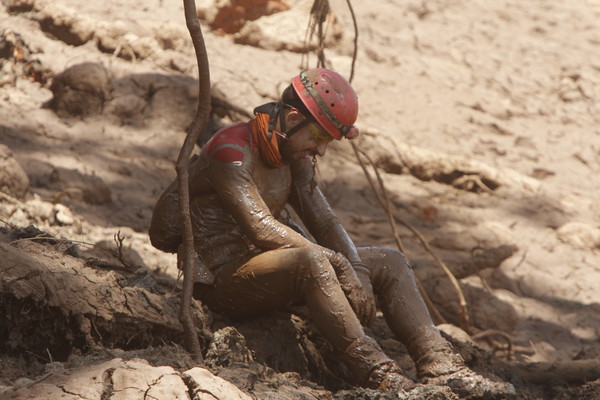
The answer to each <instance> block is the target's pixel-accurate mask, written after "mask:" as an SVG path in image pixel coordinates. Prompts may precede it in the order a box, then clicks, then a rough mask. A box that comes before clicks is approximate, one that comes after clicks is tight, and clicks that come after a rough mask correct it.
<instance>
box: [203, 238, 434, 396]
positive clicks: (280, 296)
mask: <svg viewBox="0 0 600 400" xmlns="http://www.w3.org/2000/svg"><path fill="white" fill-rule="evenodd" d="M359 254H360V257H361V259H362V260H363V262H364V263H365V264H366V265H367V266H368V268H369V272H370V279H371V283H372V286H373V291H374V293H375V295H376V297H377V300H378V303H379V305H380V308H381V310H382V312H383V314H384V316H385V319H386V321H387V323H388V325H389V326H390V329H391V330H392V332H394V334H395V335H396V337H397V338H398V339H399V340H400V341H402V342H403V343H404V344H405V345H406V346H407V348H408V350H409V352H410V354H411V356H412V358H413V359H414V360H417V359H418V358H419V357H421V356H422V355H423V354H425V352H426V351H427V349H428V348H431V346H432V345H435V344H436V343H438V342H444V340H443V339H442V338H441V336H440V334H439V331H438V330H437V328H435V326H434V325H433V322H432V321H431V317H430V316H429V313H428V311H427V308H426V306H425V304H424V302H423V299H422V298H421V295H420V294H419V292H418V289H417V286H416V284H415V280H414V276H413V272H412V270H411V269H410V267H409V265H408V263H407V261H406V259H405V257H404V256H403V255H402V253H400V252H399V251H397V250H393V249H386V248H374V247H369V248H360V249H359ZM361 278H362V279H366V277H361ZM196 289H197V290H196V291H195V296H196V297H197V298H199V299H200V300H202V301H203V302H204V303H205V304H206V305H207V306H208V307H209V308H211V309H213V310H215V311H217V312H220V313H222V314H225V315H228V316H230V317H232V318H247V317H251V316H256V315H260V314H264V313H268V312H270V311H275V310H285V309H286V308H288V307H289V306H291V305H293V304H298V303H304V304H306V305H307V306H308V309H309V311H310V314H311V319H312V320H313V322H314V323H315V324H316V326H317V327H318V329H319V331H320V332H321V333H322V334H323V336H324V337H325V338H326V339H327V340H328V341H329V342H330V343H331V345H332V346H333V347H334V348H335V349H336V350H337V351H339V352H340V353H341V354H342V359H343V361H344V363H345V365H346V367H347V368H348V370H349V371H350V373H351V374H352V375H353V376H354V379H355V380H356V383H358V384H363V383H364V382H365V381H366V380H367V379H368V378H369V376H370V374H371V372H372V371H373V370H374V369H375V368H377V367H378V366H381V365H384V364H389V363H392V361H391V360H390V359H389V357H387V356H386V355H385V354H384V353H383V351H382V350H381V349H380V348H379V346H378V345H377V344H376V342H375V341H374V340H373V339H371V338H369V337H368V336H366V335H365V333H364V330H363V328H362V326H361V324H360V321H359V320H358V318H357V317H356V315H355V313H354V311H353V310H352V308H351V306H350V304H349V302H348V300H347V299H346V297H345V295H344V293H343V291H342V289H341V287H340V284H339V282H338V280H337V277H336V274H335V271H334V269H333V267H332V266H331V264H330V263H329V261H328V260H327V258H326V257H325V256H323V255H322V254H321V253H320V252H319V251H318V250H315V249H311V248H295V249H281V250H273V251H268V252H264V253H261V254H258V255H256V256H253V257H251V258H246V259H243V260H242V261H241V262H240V261H238V262H232V263H229V264H225V265H223V266H222V267H220V268H219V269H218V270H217V271H216V277H215V283H214V285H212V286H207V285H197V286H196Z"/></svg>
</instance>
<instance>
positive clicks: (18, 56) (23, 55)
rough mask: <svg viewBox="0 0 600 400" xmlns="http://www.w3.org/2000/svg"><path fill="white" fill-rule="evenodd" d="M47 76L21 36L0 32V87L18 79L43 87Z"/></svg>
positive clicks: (5, 30) (9, 31)
mask: <svg viewBox="0 0 600 400" xmlns="http://www.w3.org/2000/svg"><path fill="white" fill-rule="evenodd" d="M49 76H50V73H49V71H48V70H47V69H45V68H44V67H43V66H42V64H41V63H40V62H39V60H37V58H36V57H35V56H34V53H33V52H32V51H31V49H30V48H29V46H28V45H27V44H26V43H25V42H24V41H23V39H22V37H21V35H19V34H18V33H15V32H13V31H12V30H10V29H4V30H2V31H0V87H2V86H3V85H7V84H14V83H15V81H16V80H17V79H18V78H27V79H30V80H32V81H34V82H39V83H40V84H42V85H45V84H46V82H47V80H48V78H49Z"/></svg>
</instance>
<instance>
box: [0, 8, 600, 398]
mask: <svg viewBox="0 0 600 400" xmlns="http://www.w3.org/2000/svg"><path fill="white" fill-rule="evenodd" d="M225 3H226V2H225ZM288 3H289V4H288ZM288 3H285V2H279V1H272V2H269V3H268V4H267V5H266V6H265V7H263V8H262V9H260V10H259V11H257V12H254V13H252V12H246V14H244V15H243V16H242V17H240V15H242V14H243V13H240V15H238V16H237V17H236V18H233V19H232V18H229V17H231V15H224V14H218V13H216V12H215V8H214V4H213V2H212V1H209V0H206V1H197V5H198V8H199V15H201V16H202V17H203V18H204V22H203V32H204V36H205V41H206V46H207V50H208V54H209V61H210V72H211V81H212V85H213V106H214V111H215V115H214V118H213V121H212V123H213V124H214V126H218V125H219V124H226V123H229V122H231V121H239V120H243V119H244V118H245V117H244V116H243V114H244V112H246V113H248V112H251V110H252V109H253V107H254V106H256V105H258V104H262V103H264V102H267V101H272V100H273V99H275V98H276V97H277V96H278V94H279V92H280V91H281V90H282V89H283V88H284V87H285V86H286V85H287V83H288V81H289V78H290V77H291V76H292V75H294V74H296V73H297V72H298V70H299V69H301V68H303V67H306V66H307V65H308V66H314V65H315V64H316V62H317V59H316V56H315V55H314V52H311V53H309V54H307V53H306V52H304V51H305V50H304V49H305V48H306V27H307V24H308V16H309V11H310V6H311V2H307V1H297V2H291V1H290V2H288ZM354 3H355V4H353V6H354V11H355V13H356V16H357V22H358V27H359V37H358V45H359V49H358V54H357V60H356V65H355V69H354V77H353V85H354V86H355V88H356V90H357V93H358V95H359V99H360V106H361V109H360V116H359V120H358V122H357V125H359V126H360V127H361V128H362V130H363V132H364V134H363V136H362V137H361V138H360V139H359V140H358V142H357V143H358V144H359V147H360V148H361V149H363V150H364V151H365V152H366V153H367V154H368V155H369V156H370V157H371V158H372V159H373V160H374V162H375V163H376V165H377V166H378V168H379V170H380V171H381V174H382V177H383V180H384V182H385V185H386V188H387V190H388V195H389V198H390V201H391V204H392V205H393V207H394V212H395V214H396V215H397V216H398V217H399V218H401V219H402V220H403V221H405V222H406V223H408V224H409V225H411V226H412V227H414V228H416V229H417V230H418V231H419V232H420V233H421V234H422V235H423V237H424V238H425V239H426V240H427V241H428V242H429V243H430V245H431V247H432V249H433V251H434V252H435V253H436V254H438V255H439V256H440V257H441V258H442V259H443V260H444V261H445V262H446V263H448V265H449V266H450V267H451V268H452V269H453V270H454V271H461V270H464V269H465V268H467V267H468V266H473V265H476V266H477V267H476V268H475V269H476V270H477V271H475V272H474V271H473V270H471V271H470V272H469V273H464V274H462V275H460V273H459V275H460V276H459V278H461V279H460V283H461V288H462V290H463V291H464V293H465V296H466V298H467V303H468V309H469V320H470V334H471V337H472V340H474V342H472V344H471V345H468V346H467V345H464V346H462V347H461V345H460V344H459V343H458V341H457V338H458V337H459V336H460V333H456V332H455V331H454V330H452V332H454V333H451V335H452V337H453V338H454V339H452V340H453V341H454V342H455V343H456V344H457V346H458V347H460V348H461V351H462V352H463V355H465V356H466V357H467V358H468V359H469V360H470V362H471V364H472V365H473V366H474V368H476V369H478V370H479V371H481V372H482V373H491V374H495V375H496V376H497V377H498V378H499V379H505V380H509V381H511V382H512V383H513V384H514V385H515V386H516V387H517V389H518V391H519V398H524V399H533V398H535V399H579V398H582V399H595V398H600V386H599V384H598V381H597V380H596V379H597V378H598V376H599V375H598V369H599V368H598V365H597V362H598V361H599V355H600V341H599V335H600V312H599V311H600V305H599V303H600V302H599V295H598V293H600V202H599V201H598V197H599V196H598V187H600V174H599V173H598V172H600V130H599V128H598V122H599V120H598V109H599V103H598V101H599V100H598V99H599V96H600V55H598V52H597V51H596V50H597V47H598V45H599V43H600V25H599V23H598V21H599V20H600V19H599V18H600V2H598V1H594V0H581V1H567V0H559V1H556V0H554V1H550V0H536V1H534V2H528V3H527V4H525V3H523V2H520V1H516V0H501V1H495V2H492V1H483V0H481V1H475V2H469V1H446V0H434V1H428V2H422V1H412V0H407V1H387V2H354ZM290 4H291V5H292V7H291V8H290V7H289V5H290ZM331 7H332V11H333V14H334V17H333V18H331V19H330V20H329V23H328V29H327V40H326V42H325V43H326V49H325V54H326V58H327V62H328V66H329V67H330V68H333V69H336V70H338V71H339V72H341V73H342V74H344V75H346V76H347V77H349V76H350V71H351V68H352V65H351V64H352V53H353V49H354V46H353V43H354V31H353V22H352V19H351V16H350V12H349V11H348V8H347V4H346V2H345V1H341V0H336V1H331ZM238 11H240V10H239V9H238ZM267 14H269V15H267ZM244 18H246V19H248V21H246V20H245V19H244ZM255 18H257V19H255ZM232 20H233V23H231V21H232ZM0 32H1V33H0V192H1V193H0V220H1V221H2V224H0V225H2V229H1V230H0V251H1V254H2V257H0V268H1V270H2V274H1V275H0V311H1V312H0V318H2V321H1V322H0V398H5V397H6V398H40V399H42V398H60V397H61V396H63V397H62V398H89V399H92V398H102V399H109V398H126V399H129V398H131V399H133V398H143V396H144V394H145V395H151V396H154V397H155V398H189V396H190V394H191V393H195V395H196V396H197V398H203V397H201V396H202V393H203V392H202V391H201V390H200V391H199V390H198V388H199V387H200V388H202V387H204V388H209V387H210V388H211V389H210V390H209V389H206V391H208V392H211V393H217V394H219V393H228V394H227V395H220V394H219V396H225V397H220V398H245V397H244V396H252V397H254V398H294V399H295V398H331V397H332V396H334V397H335V398H375V397H374V396H376V394H373V393H369V392H365V391H350V392H348V391H347V390H348V389H350V387H349V386H348V385H347V384H345V383H344V382H342V381H339V380H336V379H335V378H334V377H333V376H332V375H330V374H331V373H332V372H333V373H336V374H338V375H341V376H343V371H342V370H340V368H339V366H336V365H335V362H332V361H331V359H332V358H329V359H328V358H327V354H328V353H327V351H328V349H327V346H326V344H325V343H323V342H322V339H320V338H319V336H318V333H315V332H314V331H313V330H312V329H311V327H310V323H309V322H307V320H306V319H304V318H303V317H302V312H301V311H299V312H298V315H299V316H298V315H292V316H290V315H287V314H285V315H277V316H273V317H270V318H267V319H265V320H260V321H257V322H254V323H248V324H238V325H236V330H235V331H233V330H231V329H230V328H228V326H230V325H231V321H227V320H226V319H223V318H222V317H220V316H218V315H212V314H211V313H210V312H208V311H207V310H203V309H202V307H201V305H199V304H196V306H195V307H196V308H195V313H196V314H195V315H196V316H197V318H198V320H199V321H204V324H205V325H206V328H207V330H206V331H205V332H204V333H203V335H202V337H203V344H204V345H205V347H206V348H208V347H210V348H211V349H212V350H210V352H209V354H207V365H206V366H204V367H207V368H208V369H209V370H210V372H209V371H208V370H201V369H200V368H194V364H193V363H192V361H191V359H190V358H189V356H188V355H187V354H186V353H185V351H184V350H183V349H182V347H181V346H182V338H181V332H180V328H179V327H178V324H177V321H176V318H177V317H176V309H177V299H178V295H179V289H178V287H179V285H180V281H179V280H178V273H177V268H176V265H175V264H176V262H175V258H174V256H173V255H169V254H164V253H160V252H159V251H157V250H155V249H153V248H152V246H151V245H150V244H149V241H148V238H147V235H146V229H147V227H148V224H149V220H150V216H151V212H152V207H153V205H154V202H155V200H156V198H157V197H158V195H159V194H160V192H161V191H162V190H163V189H164V188H165V187H166V185H168V184H169V183H170V182H171V181H172V179H174V176H175V170H174V162H175V160H176V158H177V154H178V152H179V149H180V146H181V143H182V141H183V137H184V129H185V127H186V125H187V124H188V123H189V122H190V121H191V120H192V118H193V114H194V111H195V108H196V102H197V98H198V94H197V80H196V76H197V70H196V61H195V56H194V54H193V48H192V45H191V43H190V40H189V35H188V33H187V30H186V28H185V21H184V16H183V5H182V3H181V2H179V1H175V0H151V1H149V2H146V3H144V4H142V5H140V6H139V8H138V9H135V8H132V3H131V2H128V1H121V0H110V1H105V2H87V1H82V0H60V1H43V0H12V1H11V0H5V1H3V3H2V4H1V5H0ZM309 47H312V48H314V43H313V44H309ZM82 64H86V65H83V66H82ZM72 67H76V68H75V69H71V70H70V72H68V73H66V74H63V72H64V71H65V70H68V69H69V68H72ZM236 110H237V111H236ZM318 172H319V175H320V180H321V183H322V187H323V188H324V191H325V193H326V194H327V196H328V198H329V199H330V201H331V204H332V206H333V207H334V209H335V210H336V212H337V213H338V216H339V217H340V219H341V220H342V221H343V222H344V223H345V224H346V226H347V228H348V230H349V232H350V233H351V235H352V237H353V238H354V239H355V241H356V243H357V244H358V245H361V246H363V245H383V246H392V247H393V246H395V241H394V238H393V236H392V234H391V230H390V227H389V224H388V219H387V217H386V214H385V213H384V212H383V211H382V209H381V207H380V206H379V203H378V201H377V198H376V196H375V195H374V194H373V191H372V189H371V187H370V186H369V183H368V181H367V179H366V178H365V177H364V175H363V171H362V169H361V168H360V166H359V165H358V163H357V162H356V158H355V156H354V154H353V152H352V149H351V147H350V146H349V144H348V143H343V142H340V143H334V144H332V145H331V146H330V148H329V149H328V153H327V155H326V156H325V157H324V158H323V159H321V160H320V161H319V164H318ZM30 225H33V226H34V227H35V228H33V227H30ZM28 227H29V228H28ZM398 229H399V232H400V237H401V239H402V241H403V243H404V246H405V247H406V249H407V254H408V256H409V258H410V259H411V261H412V263H413V265H414V267H415V272H416V274H417V276H418V277H419V279H420V280H421V282H422V284H423V286H424V288H425V289H426V291H427V292H428V293H429V296H430V297H431V300H432V302H433V303H434V304H435V306H436V309H437V310H438V311H439V312H440V313H441V315H442V317H443V318H444V319H445V321H446V322H448V323H451V324H457V325H459V324H460V318H459V315H458V301H457V300H456V294H455V292H454V290H453V289H452V286H451V285H450V283H449V281H448V279H447V278H446V277H445V276H444V275H443V274H442V273H440V272H439V269H438V267H437V266H436V265H435V263H434V261H433V258H432V256H431V255H430V254H429V253H428V252H427V251H425V250H424V249H423V246H422V245H421V244H420V242H419V240H418V239H417V238H416V236H415V235H414V234H413V233H412V232H411V231H410V230H409V229H407V228H406V227H405V226H403V225H401V224H400V225H399V227H398ZM45 234H48V235H50V236H49V237H48V236H47V235H45ZM119 250H120V252H119ZM482 260H483V261H482ZM465 266H466V267H465ZM461 268H462V269H461ZM467 269H468V268H467ZM108 293H112V294H111V295H108ZM87 294H89V296H86V295H87ZM111 296H112V297H111ZM144 305H145V306H144ZM273 321H275V322H273ZM436 322H442V321H440V320H438V321H436ZM274 326H275V328H274ZM445 330H449V328H448V326H446V328H445ZM265 332H268V334H265ZM370 332H371V333H372V334H373V335H374V336H375V337H376V338H378V340H379V341H380V343H381V344H382V346H383V347H384V349H385V350H386V351H388V352H389V353H390V354H392V355H393V357H395V358H396V359H397V360H398V361H399V362H400V364H401V365H402V366H403V367H404V368H405V369H406V371H407V374H409V375H411V374H413V375H414V367H413V366H412V364H411V362H410V360H409V358H408V357H407V355H406V353H405V350H404V349H403V347H402V345H401V344H400V343H398V342H397V341H396V340H395V339H394V338H392V337H391V334H390V333H389V331H388V330H387V328H386V327H385V324H384V323H383V321H382V320H381V318H380V319H378V321H377V322H376V324H375V325H374V327H372V328H371V329H370ZM240 333H241V335H243V336H242V337H240V336H239V335H240ZM295 337H300V338H302V339H300V340H291V339H290V338H295ZM286 340H291V341H290V342H286ZM244 342H246V343H244ZM273 343H275V344H273ZM209 344H210V345H209ZM473 345H476V346H477V347H470V346H473ZM317 348H318V349H319V350H320V351H321V352H319V351H316V350H317ZM232 349H233V350H232ZM248 349H250V350H248ZM282 349H287V350H286V351H283V350H282ZM319 354H325V355H326V356H325V359H322V358H320V356H319ZM332 357H333V356H332ZM144 360H145V361H144ZM528 363H556V364H554V366H555V369H556V368H558V370H559V372H560V374H559V375H560V376H556V375H552V374H546V375H543V374H541V373H539V368H538V370H536V371H537V372H536V373H533V374H531V373H527V372H526V371H529V370H528V369H527V368H526V367H523V365H529V367H531V364H528ZM545 365H547V364H537V366H538V367H540V366H545ZM519 366H521V367H519ZM565 366H566V367H565ZM559 367H560V368H563V367H564V368H567V367H569V368H575V369H574V370H573V369H571V370H565V369H560V368H559ZM161 368H162V369H161ZM169 368H170V369H169ZM540 368H541V367H540ZM107 371H110V373H107ZM524 371H525V372H524ZM213 373H214V374H216V375H219V376H220V377H222V378H223V379H225V380H226V381H229V382H230V383H233V384H234V385H236V386H237V388H238V389H235V387H233V386H227V382H225V381H221V380H218V379H217V378H215V376H214V375H213ZM128 374H129V375H128ZM140 377H144V379H142V378H140ZM140 381H144V382H146V383H145V384H146V386H143V385H141V386H138V387H137V389H136V390H137V391H136V390H129V389H127V388H128V387H129V386H127V384H126V382H138V383H139V382H140ZM149 381H151V382H152V384H149V383H147V382H149ZM209 381H210V382H209ZM161 382H162V383H161ZM163 383H164V386H162V385H163ZM119 385H121V386H119ZM169 385H171V386H169ZM210 385H213V386H210ZM57 388H58V389H57ZM165 388H167V389H165ZM128 390H129V391H128ZM161 390H164V391H161ZM225 390H231V392H225ZM236 390H237V392H236ZM153 391H156V392H153ZM205 395H206V393H205ZM53 396H54V397H53ZM69 396H70V397H69ZM118 396H121V397H118ZM128 396H129V397H128ZM136 396H137V397H136ZM178 396H181V397H178ZM185 396H188V397H185ZM235 396H238V397H235ZM269 396H271V397H269ZM361 396H362V397H361ZM369 396H371V397H369ZM421 397H422V398H427V394H422V396H421Z"/></svg>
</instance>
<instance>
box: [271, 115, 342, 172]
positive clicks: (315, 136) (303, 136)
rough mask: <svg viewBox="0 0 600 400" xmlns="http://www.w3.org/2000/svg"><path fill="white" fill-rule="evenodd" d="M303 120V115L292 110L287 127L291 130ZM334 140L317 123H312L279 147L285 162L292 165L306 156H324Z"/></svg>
mask: <svg viewBox="0 0 600 400" xmlns="http://www.w3.org/2000/svg"><path fill="white" fill-rule="evenodd" d="M303 120H304V116H302V114H300V113H299V112H298V111H295V110H292V111H290V112H289V113H288V115H287V119H286V125H287V126H288V127H289V128H290V129H291V128H292V127H294V126H296V124H299V123H301V122H302V121H303ZM332 140H333V137H331V136H330V135H329V134H328V133H327V132H325V130H324V129H323V128H322V127H321V126H320V125H319V124H317V122H315V121H312V122H310V123H309V124H308V125H305V126H304V127H302V128H301V129H299V130H298V131H297V132H296V133H294V134H293V135H292V137H290V138H289V140H285V141H282V142H281V144H280V146H279V147H280V150H281V156H282V157H283V160H284V161H285V162H287V163H290V162H292V161H296V160H299V159H301V158H303V157H306V156H316V155H318V156H320V157H322V156H324V155H325V152H326V151H327V145H328V144H329V143H331V141H332Z"/></svg>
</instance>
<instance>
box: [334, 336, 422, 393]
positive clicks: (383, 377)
mask: <svg viewBox="0 0 600 400" xmlns="http://www.w3.org/2000/svg"><path fill="white" fill-rule="evenodd" d="M342 360H343V361H344V364H345V365H346V367H347V368H348V370H349V371H350V373H351V374H352V376H353V379H354V381H355V382H356V383H357V384H358V385H360V386H362V387H364V388H367V389H376V390H382V391H386V392H399V391H401V390H404V391H410V390H411V389H413V388H414V387H415V386H416V384H415V383H414V382H413V381H412V380H410V379H408V378H406V377H405V376H404V375H402V371H401V370H400V367H398V365H396V363H395V362H394V361H393V360H392V359H391V358H389V357H388V356H387V355H386V354H385V353H384V352H383V350H381V348H380V347H379V345H378V344H377V342H376V341H375V340H373V339H372V338H370V337H368V336H363V337H362V338H359V339H357V340H355V341H354V342H353V343H352V344H351V345H350V346H348V348H347V349H346V350H345V351H344V352H343V353H342Z"/></svg>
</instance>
